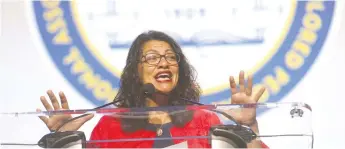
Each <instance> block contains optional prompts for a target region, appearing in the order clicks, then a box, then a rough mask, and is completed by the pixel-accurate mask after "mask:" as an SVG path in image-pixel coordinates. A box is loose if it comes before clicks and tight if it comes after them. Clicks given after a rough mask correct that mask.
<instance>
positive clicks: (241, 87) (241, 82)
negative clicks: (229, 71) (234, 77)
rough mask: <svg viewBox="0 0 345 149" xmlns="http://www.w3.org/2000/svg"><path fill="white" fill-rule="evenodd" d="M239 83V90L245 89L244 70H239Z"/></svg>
mask: <svg viewBox="0 0 345 149" xmlns="http://www.w3.org/2000/svg"><path fill="white" fill-rule="evenodd" d="M239 85H240V92H244V91H245V86H244V71H242V70H241V71H240V76H239Z"/></svg>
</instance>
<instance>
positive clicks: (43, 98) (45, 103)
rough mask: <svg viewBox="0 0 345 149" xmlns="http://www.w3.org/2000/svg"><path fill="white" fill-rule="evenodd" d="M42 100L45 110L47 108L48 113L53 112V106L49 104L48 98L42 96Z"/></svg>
mask: <svg viewBox="0 0 345 149" xmlns="http://www.w3.org/2000/svg"><path fill="white" fill-rule="evenodd" d="M40 99H41V102H42V104H43V106H44V108H45V109H46V110H47V111H51V110H53V108H52V106H51V105H50V104H49V103H48V101H47V99H46V97H44V96H41V97H40Z"/></svg>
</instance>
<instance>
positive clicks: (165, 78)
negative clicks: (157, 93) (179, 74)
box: [155, 71, 172, 82]
mask: <svg viewBox="0 0 345 149" xmlns="http://www.w3.org/2000/svg"><path fill="white" fill-rule="evenodd" d="M171 78H172V73H171V72H170V71H164V72H159V73H157V74H156V76H155V79H156V81H157V82H169V81H171V80H172V79H171Z"/></svg>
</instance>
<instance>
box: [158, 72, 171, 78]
mask: <svg viewBox="0 0 345 149" xmlns="http://www.w3.org/2000/svg"><path fill="white" fill-rule="evenodd" d="M157 77H163V78H167V77H170V75H169V74H168V73H161V74H159V75H158V76H157Z"/></svg>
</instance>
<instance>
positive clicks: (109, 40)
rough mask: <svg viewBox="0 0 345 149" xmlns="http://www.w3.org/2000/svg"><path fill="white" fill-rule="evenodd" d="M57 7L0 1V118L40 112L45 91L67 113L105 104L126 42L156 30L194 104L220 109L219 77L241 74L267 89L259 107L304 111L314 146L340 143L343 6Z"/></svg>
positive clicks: (222, 81)
mask: <svg viewBox="0 0 345 149" xmlns="http://www.w3.org/2000/svg"><path fill="white" fill-rule="evenodd" d="M56 2H57V3H48V1H45V2H39V1H35V2H32V1H1V44H0V45H1V48H0V61H1V63H0V68H1V73H0V82H2V83H1V85H0V97H1V98H0V101H1V105H0V111H1V112H14V111H34V110H35V109H36V108H43V107H42V105H41V103H40V101H39V97H40V96H42V95H46V94H45V92H46V90H48V89H52V90H53V91H54V92H56V93H58V92H59V91H64V92H65V94H66V95H67V97H68V99H69V103H70V107H71V108H73V109H78V108H92V107H95V106H97V105H101V104H104V103H106V102H109V101H111V100H112V99H113V97H114V95H115V94H116V91H117V88H118V80H119V75H120V74H121V70H122V68H123V66H124V62H125V59H126V55H127V52H128V48H129V45H130V43H131V41H132V40H133V39H134V38H135V36H137V35H138V34H139V33H141V32H142V31H145V30H148V29H155V30H161V31H165V32H167V33H169V34H170V35H172V36H173V37H174V38H175V39H176V40H177V41H178V42H179V43H180V44H181V45H182V48H183V50H184V52H185V53H186V55H187V57H188V59H189V60H190V62H191V63H192V64H193V66H195V68H196V70H197V72H198V81H199V83H200V85H201V87H202V89H203V96H202V99H201V102H203V103H206V104H213V103H229V101H230V100H231V99H230V98H229V97H230V93H229V90H228V89H229V88H228V77H229V75H236V76H237V74H238V72H239V71H240V70H245V71H246V72H248V73H252V74H254V76H255V80H254V81H255V83H256V84H257V86H256V87H258V86H260V85H264V86H266V87H267V88H268V90H267V92H266V93H265V95H264V97H263V98H262V99H261V102H292V101H293V102H305V103H308V104H309V105H311V107H312V108H313V130H314V132H315V139H316V140H315V148H326V147H327V148H329V147H338V146H341V145H342V143H341V141H343V140H344V139H345V136H344V133H345V128H344V127H343V126H344V125H345V120H344V116H343V113H344V112H345V111H344V110H343V109H344V108H343V105H344V104H345V102H344V97H343V93H342V92H343V88H344V87H343V86H344V83H345V79H344V76H345V71H344V66H343V65H344V64H345V49H344V48H345V43H344V39H345V27H344V26H345V16H344V14H345V11H344V9H343V7H344V6H345V4H344V2H343V1H324V2H322V1H314V2H309V1H279V2H276V1H256V0H249V1H246V2H244V1H243V2H242V1H214V2H211V1H200V2H199V1H198V2H196V1H188V2H183V1H167V2H164V3H163V2H159V1H111V0H101V1H62V2H60V3H59V1H56ZM133 3H136V4H137V5H133ZM157 6H159V7H157ZM277 116H279V115H277ZM95 123H97V118H96V119H93V120H92V121H91V122H90V123H88V124H87V125H85V126H84V128H83V129H84V130H85V131H86V132H88V133H89V132H90V131H91V130H92V126H94V124H95ZM27 124H28V125H30V124H35V125H36V124H37V125H36V129H37V131H38V132H39V133H37V135H40V134H42V133H44V132H45V131H46V130H45V128H44V125H42V123H41V122H40V121H39V120H38V119H37V120H36V121H32V122H27ZM286 125H290V124H286ZM6 126H7V125H6ZM8 127H10V126H8ZM263 127H264V126H263ZM277 127H278V126H277ZM280 127H283V126H280ZM16 129H20V128H16ZM22 129H24V128H22ZM335 130H336V131H335ZM20 137H22V138H28V137H29V135H21V136H20Z"/></svg>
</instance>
